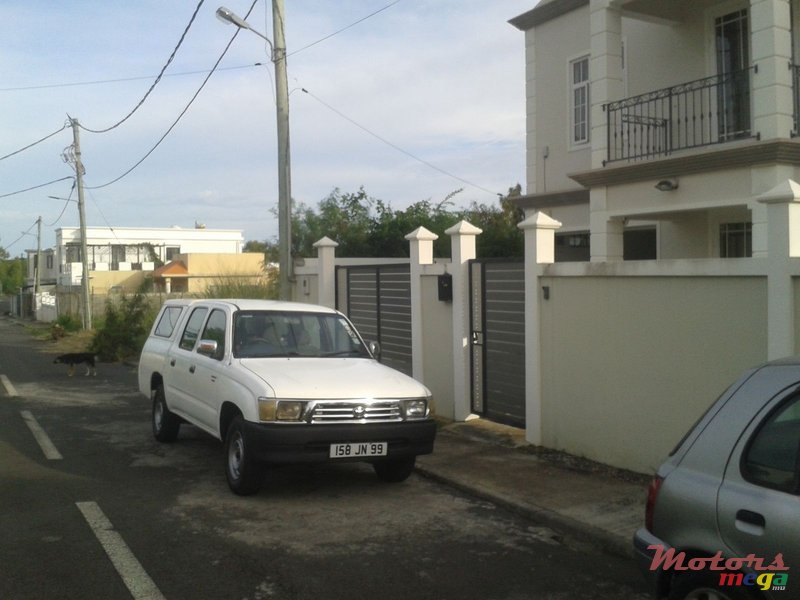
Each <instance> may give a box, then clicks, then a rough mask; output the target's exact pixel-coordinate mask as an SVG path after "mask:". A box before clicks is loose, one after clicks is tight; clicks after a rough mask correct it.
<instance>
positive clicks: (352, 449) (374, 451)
mask: <svg viewBox="0 0 800 600" xmlns="http://www.w3.org/2000/svg"><path fill="white" fill-rule="evenodd" d="M387 453H388V444H387V443H386V442H360V443H357V444H331V451H330V457H331V458H360V457H362V456H386V454H387Z"/></svg>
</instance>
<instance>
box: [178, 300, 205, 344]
mask: <svg viewBox="0 0 800 600" xmlns="http://www.w3.org/2000/svg"><path fill="white" fill-rule="evenodd" d="M206 313H208V309H207V308H195V309H194V311H193V312H192V314H191V316H190V317H189V321H188V322H187V323H186V327H184V329H183V335H182V336H181V342H180V347H181V349H182V350H191V349H192V348H194V345H195V343H196V342H197V334H198V333H200V326H201V325H202V324H203V321H205V319H206Z"/></svg>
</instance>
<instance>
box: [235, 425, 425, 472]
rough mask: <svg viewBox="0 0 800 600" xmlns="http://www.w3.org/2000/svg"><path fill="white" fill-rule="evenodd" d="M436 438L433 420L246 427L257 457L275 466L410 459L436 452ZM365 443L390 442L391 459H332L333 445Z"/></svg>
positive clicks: (388, 456)
mask: <svg viewBox="0 0 800 600" xmlns="http://www.w3.org/2000/svg"><path fill="white" fill-rule="evenodd" d="M435 437H436V423H434V422H433V421H432V420H425V421H404V422H402V423H359V424H352V425H350V424H326V425H306V424H271V423H251V422H246V423H245V439H246V443H247V444H248V446H249V448H250V451H251V452H252V453H253V456H255V457H256V458H257V459H258V460H259V461H262V462H266V463H271V464H292V463H318V462H329V461H332V460H336V461H337V462H338V461H347V460H362V461H363V460H367V461H374V460H382V459H384V458H386V459H393V458H406V457H410V456H418V455H420V454H430V453H431V452H433V442H434V439H435ZM365 442H386V443H387V444H388V454H387V456H386V457H380V458H377V457H376V458H361V459H351V458H344V459H341V458H337V459H331V458H330V448H331V445H332V444H341V443H365Z"/></svg>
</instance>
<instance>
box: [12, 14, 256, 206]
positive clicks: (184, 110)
mask: <svg viewBox="0 0 800 600" xmlns="http://www.w3.org/2000/svg"><path fill="white" fill-rule="evenodd" d="M256 2H258V0H253V3H252V4H251V5H250V10H248V11H247V14H245V16H244V18H245V19H246V18H247V17H248V16H249V15H250V13H251V12H253V8H254V7H255V5H256ZM240 31H241V29H238V28H237V29H236V31H235V32H234V34H233V36H232V37H231V39H230V41H229V42H228V45H227V46H225V49H224V50H223V51H222V54H220V56H219V58H218V59H217V62H216V63H214V66H213V67H212V68H211V71H209V72H208V75H207V76H206V78H205V79H204V80H203V83H201V84H200V87H199V88H198V89H197V91H196V92H195V93H194V96H192V98H191V99H190V100H189V103H188V104H187V105H186V107H185V108H184V109H183V110H182V111H181V113H180V114H179V115H178V118H177V119H175V121H174V122H173V123H172V125H170V126H169V129H167V131H166V132H165V133H164V135H162V136H161V138H160V139H159V140H158V141H157V142H156V143H155V145H154V146H153V147H152V148H150V150H148V151H147V153H146V154H145V155H144V156H143V157H142V158H140V159H139V160H138V161H137V162H136V163H135V164H134V165H133V166H132V167H131V168H130V169H128V170H127V171H125V172H124V173H123V174H122V175H120V176H119V177H117V178H116V179H112V180H111V181H109V182H108V183H104V184H103V185H94V186H86V189H87V190H99V189H101V188H104V187H108V186H109V185H111V184H114V183H116V182H118V181H119V180H120V179H122V178H123V177H126V176H127V175H129V174H130V173H131V172H133V170H134V169H135V168H136V167H138V166H139V165H140V164H142V163H143V162H144V161H145V160H147V158H148V157H149V156H150V155H151V154H152V153H153V152H155V150H156V148H158V147H159V146H160V145H161V142H163V141H164V140H165V139H166V137H167V136H168V135H169V134H170V133H171V132H172V130H173V129H174V128H175V126H176V125H177V124H178V123H179V122H180V120H181V119H182V118H183V115H185V114H186V112H187V111H188V110H189V107H190V106H191V105H192V104H193V103H194V101H195V99H197V97H198V96H199V95H200V92H201V91H203V88H204V87H205V86H206V83H208V80H209V79H211V76H212V75H213V74H214V71H216V70H217V66H218V65H219V63H220V62H222V59H223V58H224V57H225V55H226V54H227V53H228V49H229V48H230V47H231V45H232V44H233V40H235V39H236V36H237V35H239V32H240ZM1 197H2V196H0V198H1Z"/></svg>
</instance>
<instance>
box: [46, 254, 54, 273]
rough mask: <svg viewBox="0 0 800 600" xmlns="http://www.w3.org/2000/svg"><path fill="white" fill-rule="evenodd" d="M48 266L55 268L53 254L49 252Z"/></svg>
mask: <svg viewBox="0 0 800 600" xmlns="http://www.w3.org/2000/svg"><path fill="white" fill-rule="evenodd" d="M47 268H48V269H52V268H53V255H52V254H48V255H47Z"/></svg>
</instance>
